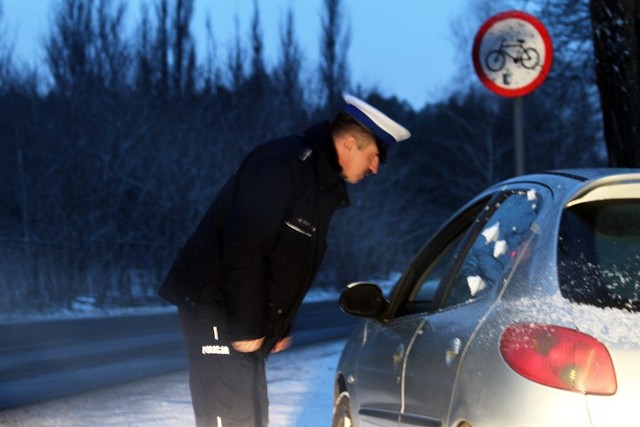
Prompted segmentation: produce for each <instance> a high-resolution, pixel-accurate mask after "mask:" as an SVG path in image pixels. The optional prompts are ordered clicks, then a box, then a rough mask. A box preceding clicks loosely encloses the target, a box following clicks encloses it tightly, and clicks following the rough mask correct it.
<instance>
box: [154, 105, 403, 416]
mask: <svg viewBox="0 0 640 427" xmlns="http://www.w3.org/2000/svg"><path fill="white" fill-rule="evenodd" d="M344 101H345V102H344V107H343V109H342V110H341V111H340V112H338V114H337V115H336V116H335V118H334V119H333V120H332V121H331V122H326V121H325V122H321V123H319V124H317V125H315V126H313V127H311V128H310V129H308V130H306V131H305V132H304V133H303V134H302V135H296V136H288V137H284V138H280V139H276V140H273V141H271V142H268V143H265V144H263V145H260V146H258V147H257V148H256V149H254V150H253V151H252V152H251V153H250V154H249V155H248V156H247V157H246V158H245V159H244V161H243V162H242V164H241V165H240V167H239V168H238V170H237V171H236V172H235V173H234V174H233V175H232V176H231V177H230V178H229V180H228V181H227V182H226V184H225V185H224V186H223V188H222V189H221V190H220V192H219V194H218V196H217V197H216V199H215V200H214V201H213V203H212V204H211V206H210V207H209V209H208V210H207V212H206V213H205V215H204V217H203V218H202V220H201V221H200V223H199V225H198V226H197V228H196V229H195V231H194V232H193V234H192V235H191V237H190V238H189V239H188V241H187V242H186V244H185V245H184V247H183V248H182V250H181V251H180V253H179V254H178V256H177V258H176V260H175V261H174V263H173V266H172V267H171V269H170V271H169V273H168V275H167V277H166V279H165V280H164V282H163V284H162V286H161V287H160V291H159V294H160V296H162V297H163V298H164V299H165V300H167V301H168V302H171V303H173V304H175V305H177V306H178V312H179V316H180V323H181V329H182V332H183V335H184V341H185V347H186V351H187V355H188V358H189V386H190V391H191V398H192V404H193V409H194V413H195V418H196V425H197V426H198V427H203V426H207V427H212V426H214V427H232V426H243V427H244V426H252V427H253V426H266V425H267V423H268V400H267V384H266V377H265V360H266V357H267V355H268V354H269V353H270V352H277V351H281V350H284V349H286V348H287V347H288V346H289V344H290V341H291V338H290V336H289V329H290V327H291V324H292V321H293V318H294V315H295V313H296V311H297V309H298V307H299V306H300V304H301V303H302V300H303V298H304V296H305V294H306V292H307V291H308V289H309V287H310V286H311V283H312V281H313V278H314V276H315V274H316V272H317V271H318V268H319V266H320V263H321V261H322V258H323V256H324V253H325V249H326V238H327V233H328V230H329V223H330V221H331V217H332V215H333V213H334V211H335V210H336V209H339V208H344V207H347V206H349V197H348V194H347V189H346V183H351V184H356V183H358V182H359V181H361V180H362V179H363V178H364V177H366V176H367V175H369V174H375V173H377V172H378V168H379V167H380V164H381V163H384V161H385V157H386V154H387V150H388V149H389V147H390V146H392V145H393V144H395V143H397V142H400V141H402V140H405V139H407V138H409V137H410V133H409V131H407V129H405V128H404V127H403V126H401V125H400V124H398V123H396V122H395V121H394V120H392V119H391V118H389V117H388V116H386V115H385V114H383V113H382V112H380V111H379V110H377V109H375V108H374V107H372V106H371V105H369V104H367V103H366V102H364V101H362V100H360V99H358V98H355V97H353V96H350V95H345V96H344Z"/></svg>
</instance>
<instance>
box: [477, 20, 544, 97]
mask: <svg viewBox="0 0 640 427" xmlns="http://www.w3.org/2000/svg"><path fill="white" fill-rule="evenodd" d="M506 19H519V20H521V21H525V22H527V23H528V24H531V25H532V26H533V27H534V28H535V29H536V30H537V31H538V33H539V34H540V36H541V37H542V41H543V43H544V49H545V59H544V63H543V64H542V70H541V71H540V74H538V76H537V77H536V78H535V79H534V80H533V81H531V83H529V84H528V85H526V86H523V87H520V88H517V89H508V88H504V87H502V86H498V85H497V84H495V83H494V82H493V80H491V79H490V78H489V77H488V76H487V75H486V74H485V72H484V69H483V68H482V63H481V62H480V44H481V42H482V39H483V38H484V36H485V34H486V33H487V31H489V29H491V27H493V26H494V25H495V24H496V23H497V22H499V21H503V20H506ZM471 55H472V58H473V68H474V69H475V70H476V74H477V75H478V77H479V78H480V81H481V82H482V84H484V85H485V86H486V87H487V88H488V89H489V90H491V91H492V92H494V93H496V94H498V95H501V96H504V97H508V98H514V97H517V96H524V95H528V94H529V93H531V92H533V91H534V90H535V89H536V88H538V86H540V85H541V84H542V82H543V81H544V80H545V79H546V78H547V75H548V74H549V71H550V70H551V63H552V62H553V46H552V44H551V37H550V36H549V32H548V31H547V29H546V27H545V26H544V25H543V24H542V22H540V21H539V20H538V19H537V18H536V17H535V16H533V15H530V14H528V13H525V12H521V11H518V10H509V11H506V12H501V13H498V14H496V15H494V16H492V17H491V18H489V19H488V20H487V21H485V23H484V24H482V26H481V27H480V29H479V30H478V33H477V34H476V36H475V38H474V40H473V50H472V53H471Z"/></svg>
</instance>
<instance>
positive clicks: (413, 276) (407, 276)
mask: <svg viewBox="0 0 640 427" xmlns="http://www.w3.org/2000/svg"><path fill="white" fill-rule="evenodd" d="M497 194H499V193H491V194H487V195H484V196H481V197H478V198H477V199H475V200H474V201H472V202H470V203H469V204H468V205H466V206H465V207H463V208H462V209H461V210H460V211H459V212H458V213H456V214H454V215H453V216H452V218H451V219H450V220H449V221H447V222H445V223H444V224H443V225H442V226H441V227H440V228H439V229H438V231H436V232H435V233H434V234H433V236H432V237H431V238H430V239H429V240H428V241H427V243H426V244H425V245H424V246H423V247H422V248H421V249H420V250H419V251H418V253H417V255H416V256H415V257H414V258H413V260H412V261H411V263H410V264H409V266H408V267H407V269H406V270H405V272H404V273H403V275H402V276H401V277H400V279H399V280H398V283H397V284H396V286H395V287H394V288H393V290H392V292H391V294H390V296H389V301H390V304H389V309H388V310H387V313H386V316H385V319H387V320H390V319H394V318H398V317H405V316H408V315H412V314H416V313H415V312H404V309H405V306H406V302H407V301H408V298H409V297H410V295H411V294H412V292H413V291H414V289H415V287H416V286H417V285H418V283H422V281H423V278H424V277H425V275H426V274H428V273H427V270H428V269H430V267H433V266H435V264H437V261H438V259H439V258H440V256H441V255H442V252H440V251H438V250H437V248H441V247H442V246H443V245H447V246H448V245H450V244H451V243H453V242H454V241H455V240H457V239H458V238H459V237H460V236H461V235H462V236H463V237H462V240H461V241H460V244H459V247H458V249H457V250H456V251H455V253H454V254H453V258H455V257H460V256H461V255H462V254H463V252H461V249H460V248H466V249H467V250H468V248H467V247H468V244H467V243H466V241H467V240H468V239H469V235H470V234H471V235H477V233H476V232H475V229H476V228H480V227H481V225H482V224H484V222H486V215H487V214H488V211H487V209H488V207H490V206H492V205H495V203H492V201H493V200H494V199H495V198H496V196H497ZM455 264H456V263H453V264H452V265H449V266H447V268H446V269H445V273H444V274H443V276H447V275H450V272H451V270H452V268H453V265H455ZM417 272H420V275H419V276H417ZM441 286H442V283H440V284H439V285H438V290H436V293H435V295H434V304H432V307H430V308H429V309H427V310H425V311H422V312H421V313H428V312H433V311H436V310H437V309H438V308H439V304H435V303H436V301H438V299H437V297H438V295H439V288H440V287H441Z"/></svg>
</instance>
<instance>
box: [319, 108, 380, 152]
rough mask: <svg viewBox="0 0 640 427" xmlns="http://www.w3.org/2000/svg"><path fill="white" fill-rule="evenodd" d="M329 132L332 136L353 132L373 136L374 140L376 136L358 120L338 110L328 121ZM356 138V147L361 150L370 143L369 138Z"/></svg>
mask: <svg viewBox="0 0 640 427" xmlns="http://www.w3.org/2000/svg"><path fill="white" fill-rule="evenodd" d="M330 128H331V134H332V135H334V136H339V135H342V134H344V133H355V134H357V135H358V136H368V137H371V138H373V140H374V141H376V143H377V140H376V136H375V135H374V134H373V133H372V132H371V131H369V129H367V128H365V127H364V126H362V125H361V124H360V123H358V121H356V120H355V119H354V118H353V117H351V116H350V115H349V114H347V113H344V112H340V113H338V114H336V116H335V117H334V118H333V120H332V121H331V123H330ZM357 140H358V149H360V150H362V149H364V148H366V147H367V146H368V145H369V144H370V142H369V141H370V139H369V138H357Z"/></svg>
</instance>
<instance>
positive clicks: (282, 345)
mask: <svg viewBox="0 0 640 427" xmlns="http://www.w3.org/2000/svg"><path fill="white" fill-rule="evenodd" d="M291 341H293V339H292V338H291V337H284V338H282V339H281V340H280V341H278V342H277V343H276V345H275V346H274V347H273V350H271V353H277V352H279V351H282V350H286V349H288V348H289V347H291Z"/></svg>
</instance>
